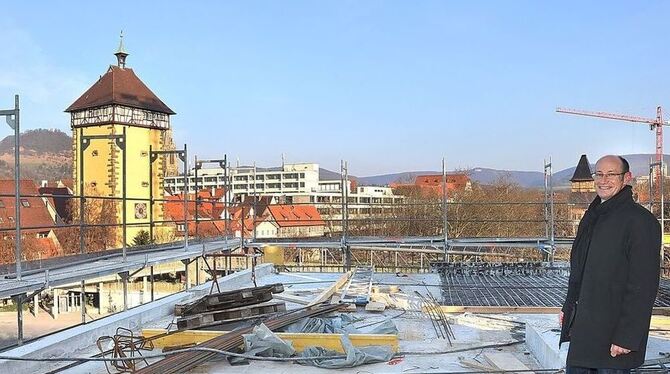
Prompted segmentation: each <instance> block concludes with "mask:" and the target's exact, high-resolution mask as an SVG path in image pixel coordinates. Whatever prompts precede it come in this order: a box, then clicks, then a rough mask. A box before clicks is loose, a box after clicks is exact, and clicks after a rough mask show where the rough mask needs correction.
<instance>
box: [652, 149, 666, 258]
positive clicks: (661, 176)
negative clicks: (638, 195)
mask: <svg viewBox="0 0 670 374" xmlns="http://www.w3.org/2000/svg"><path fill="white" fill-rule="evenodd" d="M663 165H664V163H663V159H661V161H658V162H650V163H649V211H651V212H652V213H653V210H652V201H653V200H654V197H653V195H652V194H653V191H654V189H653V187H655V186H653V178H652V177H653V174H654V169H655V168H659V172H658V173H657V175H659V178H658V179H659V180H658V185H659V190H660V195H661V196H660V197H659V198H660V200H661V201H660V207H661V211H660V214H659V215H660V217H661V222H660V223H661V249H660V251H661V266H663V251H664V248H663V236H664V235H665V199H664V196H663V194H664V192H665V191H664V187H665V186H664V183H663V179H664V178H665V173H664V170H663Z"/></svg>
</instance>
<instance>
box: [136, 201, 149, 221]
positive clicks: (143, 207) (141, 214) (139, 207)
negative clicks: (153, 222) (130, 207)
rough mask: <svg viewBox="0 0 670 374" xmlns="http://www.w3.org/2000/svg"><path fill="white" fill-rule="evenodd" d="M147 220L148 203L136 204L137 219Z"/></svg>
mask: <svg viewBox="0 0 670 374" xmlns="http://www.w3.org/2000/svg"><path fill="white" fill-rule="evenodd" d="M146 218H147V203H135V219H146Z"/></svg>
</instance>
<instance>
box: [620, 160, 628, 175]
mask: <svg viewBox="0 0 670 374" xmlns="http://www.w3.org/2000/svg"><path fill="white" fill-rule="evenodd" d="M618 157H619V160H621V166H623V169H622V170H621V172H622V173H624V174H625V173H628V172H629V171H630V164H629V163H628V160H626V159H625V158H623V157H621V156H618Z"/></svg>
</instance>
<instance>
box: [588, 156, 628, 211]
mask: <svg viewBox="0 0 670 374" xmlns="http://www.w3.org/2000/svg"><path fill="white" fill-rule="evenodd" d="M622 172H623V164H622V163H621V160H620V159H619V158H618V157H612V156H606V157H603V158H601V159H600V160H598V162H597V163H596V177H595V178H594V180H595V184H596V193H597V194H598V196H600V199H601V200H603V201H605V200H608V199H610V198H611V197H612V196H614V195H616V194H617V193H618V192H619V191H621V189H622V188H623V187H624V186H625V185H626V184H627V183H628V182H630V180H631V178H632V176H631V173H630V172H628V173H625V174H621V173H622ZM608 175H611V176H608ZM599 176H602V177H599Z"/></svg>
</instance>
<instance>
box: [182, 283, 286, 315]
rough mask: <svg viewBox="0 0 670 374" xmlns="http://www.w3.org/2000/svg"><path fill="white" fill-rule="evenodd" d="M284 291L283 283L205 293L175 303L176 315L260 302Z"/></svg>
mask: <svg viewBox="0 0 670 374" xmlns="http://www.w3.org/2000/svg"><path fill="white" fill-rule="evenodd" d="M283 291H284V285H283V284H281V283H276V284H271V285H267V286H260V287H249V288H243V289H239V290H234V291H226V292H221V293H215V294H211V295H205V296H203V297H202V298H200V299H198V300H195V301H193V302H190V303H187V304H177V305H175V315H177V316H182V315H193V314H198V313H204V312H207V311H213V310H223V309H230V308H235V307H239V306H245V305H251V304H258V303H262V302H265V301H269V300H271V299H272V294H273V293H280V292H283Z"/></svg>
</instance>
